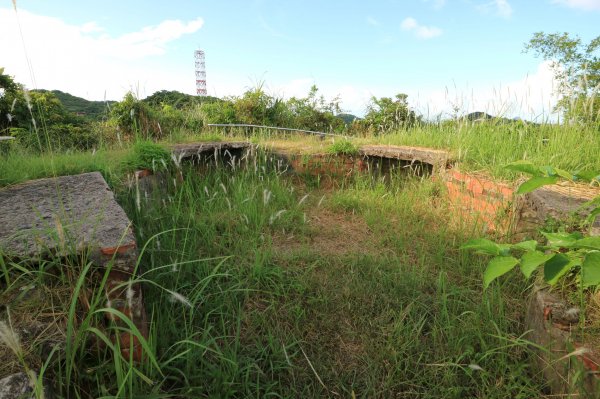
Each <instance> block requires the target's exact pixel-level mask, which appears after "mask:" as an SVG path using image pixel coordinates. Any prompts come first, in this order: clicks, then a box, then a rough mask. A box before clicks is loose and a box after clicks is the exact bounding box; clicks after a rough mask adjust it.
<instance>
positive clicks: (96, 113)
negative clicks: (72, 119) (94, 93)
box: [36, 89, 117, 120]
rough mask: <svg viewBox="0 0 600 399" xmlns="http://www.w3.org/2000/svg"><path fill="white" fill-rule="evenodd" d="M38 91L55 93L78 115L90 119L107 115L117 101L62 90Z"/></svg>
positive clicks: (64, 104) (63, 103)
mask: <svg viewBox="0 0 600 399" xmlns="http://www.w3.org/2000/svg"><path fill="white" fill-rule="evenodd" d="M36 91H38V92H42V93H43V92H50V93H52V94H54V95H55V96H56V97H57V98H58V99H59V100H60V102H61V103H62V105H63V106H64V107H65V108H66V109H67V110H68V111H69V112H72V113H74V114H76V115H78V116H82V117H84V118H86V119H90V120H100V119H102V117H104V116H106V115H107V113H108V111H109V109H110V106H111V105H112V104H114V103H116V102H117V101H110V100H107V101H90V100H86V99H85V98H82V97H77V96H74V95H72V94H69V93H65V92H64V91H60V90H44V89H40V90H36Z"/></svg>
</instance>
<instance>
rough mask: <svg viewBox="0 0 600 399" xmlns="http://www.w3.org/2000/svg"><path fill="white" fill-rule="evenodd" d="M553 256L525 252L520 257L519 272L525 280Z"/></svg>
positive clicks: (537, 252) (538, 252) (536, 252)
mask: <svg viewBox="0 0 600 399" xmlns="http://www.w3.org/2000/svg"><path fill="white" fill-rule="evenodd" d="M553 256H554V254H545V253H543V252H540V251H532V252H527V253H526V254H524V255H523V256H522V257H521V271H522V272H523V274H524V275H525V277H526V278H529V277H530V276H531V273H533V272H534V271H535V269H537V268H538V266H539V265H541V264H542V263H546V262H547V261H548V260H550V258H552V257H553Z"/></svg>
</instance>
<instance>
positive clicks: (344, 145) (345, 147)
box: [327, 140, 358, 155]
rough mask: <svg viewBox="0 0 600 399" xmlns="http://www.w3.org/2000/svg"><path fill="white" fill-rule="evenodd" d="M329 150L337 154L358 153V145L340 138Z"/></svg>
mask: <svg viewBox="0 0 600 399" xmlns="http://www.w3.org/2000/svg"><path fill="white" fill-rule="evenodd" d="M327 152H328V153H330V154H335V155H356V154H358V146H357V145H356V144H354V143H353V142H351V141H350V140H338V141H336V142H334V143H333V144H331V145H330V146H329V148H327Z"/></svg>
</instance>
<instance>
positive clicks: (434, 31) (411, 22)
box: [400, 17, 442, 39]
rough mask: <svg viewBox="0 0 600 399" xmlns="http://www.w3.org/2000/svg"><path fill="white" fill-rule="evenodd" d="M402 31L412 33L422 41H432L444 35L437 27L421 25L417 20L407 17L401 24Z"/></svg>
mask: <svg viewBox="0 0 600 399" xmlns="http://www.w3.org/2000/svg"><path fill="white" fill-rule="evenodd" d="M400 27H401V28H402V30H405V31H410V32H413V33H414V34H415V36H417V37H418V38H421V39H431V38H433V37H436V36H440V35H441V34H442V30H441V29H440V28H437V27H435V26H425V25H420V24H419V23H418V22H417V20H416V19H414V18H412V17H407V18H404V20H402V22H401V23H400Z"/></svg>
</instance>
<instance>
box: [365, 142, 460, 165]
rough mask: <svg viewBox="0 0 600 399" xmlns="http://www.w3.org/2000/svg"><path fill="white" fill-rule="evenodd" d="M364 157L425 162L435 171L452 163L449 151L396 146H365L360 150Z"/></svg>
mask: <svg viewBox="0 0 600 399" xmlns="http://www.w3.org/2000/svg"><path fill="white" fill-rule="evenodd" d="M359 153H360V154H361V155H362V156H371V157H373V156H374V157H381V158H393V159H401V160H403V161H410V162H413V161H414V162H423V163H426V164H429V165H432V166H433V167H434V168H435V169H437V168H445V167H446V166H447V165H448V163H449V162H450V154H449V153H448V151H444V150H435V149H432V148H423V147H408V146H396V145H365V146H362V147H361V148H360V150H359Z"/></svg>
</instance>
